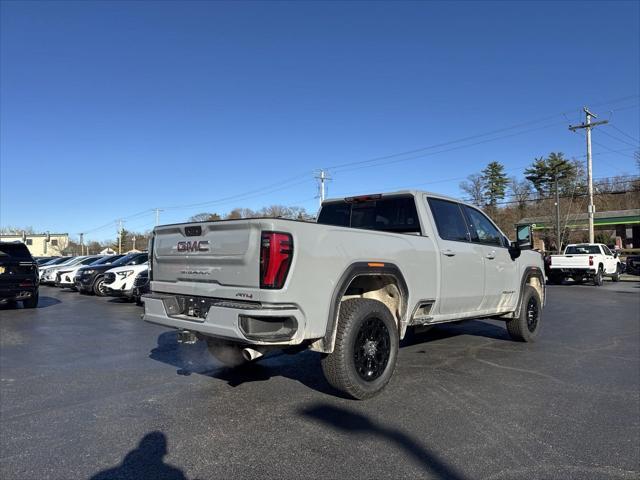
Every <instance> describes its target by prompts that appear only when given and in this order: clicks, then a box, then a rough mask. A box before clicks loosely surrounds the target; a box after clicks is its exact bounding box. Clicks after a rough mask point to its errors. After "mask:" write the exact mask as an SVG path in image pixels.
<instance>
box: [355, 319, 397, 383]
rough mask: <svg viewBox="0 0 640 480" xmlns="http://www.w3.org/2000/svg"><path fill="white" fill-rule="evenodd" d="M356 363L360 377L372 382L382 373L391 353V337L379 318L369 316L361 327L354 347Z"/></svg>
mask: <svg viewBox="0 0 640 480" xmlns="http://www.w3.org/2000/svg"><path fill="white" fill-rule="evenodd" d="M353 354H354V363H355V366H356V371H357V372H358V375H359V376H360V378H362V379H363V380H365V381H367V382H371V381H373V380H375V379H377V378H379V377H380V375H382V373H383V372H384V370H385V368H386V367H387V364H388V363H389V356H390V355H391V339H390V337H389V331H388V330H387V327H386V325H385V324H384V323H383V322H382V320H380V319H379V318H375V317H374V318H368V319H367V320H366V321H365V322H364V323H363V324H362V326H361V327H360V331H359V332H358V335H357V336H356V340H355V345H354V348H353Z"/></svg>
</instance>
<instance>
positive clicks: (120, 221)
mask: <svg viewBox="0 0 640 480" xmlns="http://www.w3.org/2000/svg"><path fill="white" fill-rule="evenodd" d="M122 230H123V228H122V219H121V218H119V219H118V255H120V254H121V253H122Z"/></svg>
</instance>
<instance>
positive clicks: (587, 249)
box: [564, 245, 600, 255]
mask: <svg viewBox="0 0 640 480" xmlns="http://www.w3.org/2000/svg"><path fill="white" fill-rule="evenodd" d="M564 253H565V255H586V254H591V255H594V254H595V255H598V254H599V253H600V247H599V246H598V245H569V246H568V247H567V250H566V251H565V252H564Z"/></svg>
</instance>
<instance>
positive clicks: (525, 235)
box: [515, 225, 533, 250]
mask: <svg viewBox="0 0 640 480" xmlns="http://www.w3.org/2000/svg"><path fill="white" fill-rule="evenodd" d="M515 243H516V244H517V245H518V248H519V249H520V250H531V249H532V248H533V227H532V226H531V225H518V226H517V227H516V241H515Z"/></svg>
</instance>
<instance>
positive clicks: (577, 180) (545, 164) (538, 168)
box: [524, 152, 584, 197]
mask: <svg viewBox="0 0 640 480" xmlns="http://www.w3.org/2000/svg"><path fill="white" fill-rule="evenodd" d="M524 174H525V178H526V179H527V180H529V181H530V182H531V183H532V184H533V188H535V190H536V192H537V193H538V196H539V197H544V196H548V195H551V194H552V193H553V192H554V185H555V181H556V176H557V177H558V187H559V190H560V193H561V195H572V194H574V193H577V190H581V189H582V185H583V184H584V181H583V180H584V169H583V167H582V163H580V162H579V161H577V160H572V161H571V160H567V159H566V158H564V155H563V154H562V153H561V152H557V153H556V152H551V153H550V154H549V156H548V157H547V158H546V159H545V158H542V157H540V158H536V159H534V161H533V163H532V164H531V166H530V167H529V168H527V169H526V170H525V171H524Z"/></svg>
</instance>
